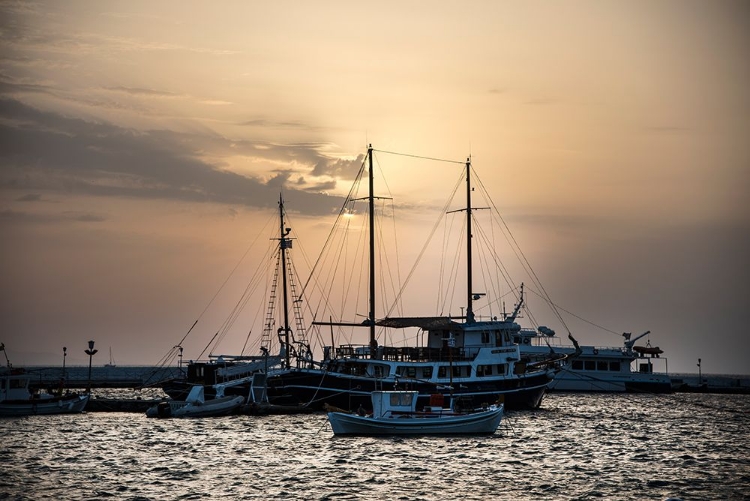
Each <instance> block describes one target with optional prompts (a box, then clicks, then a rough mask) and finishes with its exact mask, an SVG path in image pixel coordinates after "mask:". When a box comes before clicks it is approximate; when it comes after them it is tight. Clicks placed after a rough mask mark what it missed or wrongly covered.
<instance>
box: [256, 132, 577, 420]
mask: <svg viewBox="0 0 750 501" xmlns="http://www.w3.org/2000/svg"><path fill="white" fill-rule="evenodd" d="M372 156H373V148H372V145H370V146H369V148H368V150H367V156H366V158H367V162H365V161H363V163H362V166H361V168H360V173H359V175H358V176H357V179H358V180H361V179H362V178H363V177H364V174H363V173H364V170H365V166H366V165H365V164H366V163H367V171H368V178H369V179H368V181H369V183H368V184H369V189H368V196H367V202H368V215H369V295H368V299H369V306H368V315H367V318H366V319H365V320H364V321H363V322H332V321H331V322H320V321H317V322H313V325H318V326H330V327H331V329H333V327H334V326H345V327H347V326H350V327H364V328H367V329H369V344H367V345H354V344H343V345H339V346H338V347H336V346H334V345H333V343H332V344H331V345H330V346H325V347H323V358H322V360H320V361H312V360H309V359H298V361H297V366H296V367H292V366H287V367H286V368H283V369H281V370H278V371H275V372H273V373H271V374H269V377H268V394H269V398H270V399H271V402H274V401H276V402H282V401H283V402H292V403H302V404H305V405H308V406H313V407H315V408H322V407H323V406H324V405H326V404H328V405H332V406H334V407H338V408H342V409H355V408H357V407H358V406H360V405H369V402H370V399H371V395H372V393H373V392H375V391H394V390H396V389H397V387H399V386H400V387H404V385H406V386H408V389H410V390H412V391H416V392H417V395H418V396H417V400H418V401H419V405H426V404H427V403H428V401H429V399H430V397H431V395H433V394H435V393H436V392H439V393H441V394H443V395H448V394H450V395H452V396H453V398H454V399H455V402H456V403H459V402H460V405H461V406H463V407H465V408H478V407H482V406H486V405H490V404H492V403H495V402H498V401H501V402H503V403H504V406H505V408H507V409H518V408H536V407H538V406H539V405H540V403H541V401H542V398H543V396H544V394H545V392H546V390H547V385H548V384H549V383H550V382H551V381H552V380H553V378H554V376H555V374H556V373H557V372H558V371H559V370H560V365H559V364H560V363H561V362H562V361H563V360H565V359H567V358H569V357H571V356H573V355H571V354H564V353H553V354H548V355H547V356H544V357H539V358H538V359H536V360H533V361H532V360H530V359H528V358H524V357H523V356H522V354H521V352H520V348H519V346H518V345H517V344H516V343H514V342H513V336H514V334H515V333H517V332H519V331H520V330H521V327H520V325H519V324H518V323H516V319H517V318H518V316H519V312H520V310H521V307H522V305H523V294H522V293H521V296H520V298H519V299H518V302H517V303H516V304H515V307H514V309H513V311H512V312H511V313H509V314H505V313H504V314H503V315H502V317H501V318H498V317H497V316H494V317H490V318H480V317H478V316H477V315H476V314H475V311H474V307H473V304H474V301H476V300H478V299H479V298H480V297H483V296H484V295H485V294H484V293H477V292H475V291H474V289H473V286H472V236H473V235H472V212H473V211H474V210H475V208H473V207H472V203H471V194H472V185H471V176H472V168H471V161H470V159H467V161H466V163H465V164H464V165H465V177H466V206H465V208H463V209H459V210H458V211H452V212H459V211H462V212H465V214H466V223H465V224H466V231H465V235H466V252H467V258H466V262H467V269H466V279H467V285H466V291H467V295H466V306H465V314H462V315H460V316H450V315H447V316H431V317H395V316H385V317H383V318H380V319H378V318H376V316H375V312H376V299H375V288H376V284H375V276H376V273H375V261H376V257H375V256H376V249H375V223H374V200H375V198H376V197H375V195H374V193H373V185H374V180H373V160H372ZM352 193H353V191H351V192H350V196H349V197H348V199H347V202H348V201H351V200H358V199H357V198H354V196H353V195H352ZM351 212H352V211H351V210H350V209H348V208H346V202H345V207H344V208H342V211H341V212H340V218H339V219H341V218H342V217H343V216H342V214H343V215H344V216H346V215H347V214H348V213H351ZM377 328H383V329H387V328H389V329H417V330H418V334H417V335H416V336H414V337H413V338H412V339H416V340H421V341H418V342H417V343H415V344H414V345H411V346H388V345H384V344H383V345H381V344H379V342H378V340H377V337H376V329H377ZM571 340H572V342H573V343H575V340H574V339H572V336H571ZM415 405H417V403H416V402H415Z"/></svg>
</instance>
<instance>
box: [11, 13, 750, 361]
mask: <svg viewBox="0 0 750 501" xmlns="http://www.w3.org/2000/svg"><path fill="white" fill-rule="evenodd" d="M0 11H2V12H0V13H1V14H2V16H1V17H0V19H2V21H0V23H2V26H1V28H2V30H1V31H0V41H2V42H3V47H4V50H3V58H2V59H1V60H0V94H1V96H0V97H1V98H2V101H0V127H2V135H1V136H0V137H1V138H2V139H1V140H0V145H1V147H0V153H1V154H2V162H3V166H4V169H2V172H0V189H1V190H2V191H0V197H1V198H0V202H1V203H2V205H1V206H0V216H1V217H0V224H2V228H3V237H4V238H3V241H4V243H3V246H2V252H3V263H5V266H4V267H3V270H4V272H5V271H8V268H9V267H14V265H13V263H22V266H20V267H14V269H15V270H17V269H23V270H27V271H28V270H32V271H33V272H31V271H29V273H30V274H28V275H24V274H18V273H16V272H15V271H14V270H9V271H8V274H7V275H8V276H12V277H14V278H13V280H10V281H7V282H6V283H5V285H6V286H5V287H4V288H3V297H4V298H5V297H9V298H11V299H10V300H9V302H4V304H5V307H4V309H3V310H2V312H0V313H2V315H0V316H2V318H3V324H2V327H3V330H4V331H5V332H13V333H14V336H15V337H17V339H16V340H15V341H16V342H17V343H21V342H22V339H21V338H23V339H29V340H34V342H35V344H37V345H38V344H39V342H38V340H39V339H42V338H45V336H47V335H48V334H47V333H51V332H58V333H60V336H59V338H60V339H62V338H63V337H64V336H63V333H64V334H65V335H66V336H71V337H72V336H78V335H80V336H81V339H82V340H83V342H84V343H85V341H87V340H88V338H89V337H90V336H91V335H92V334H93V333H97V335H101V336H102V339H97V342H103V343H106V344H112V345H113V346H114V347H116V348H117V352H118V354H119V353H122V357H123V361H126V360H128V357H130V360H132V361H133V362H136V361H142V359H143V354H142V353H140V350H139V349H138V348H137V347H138V346H142V345H144V344H148V341H149V340H152V339H157V338H159V336H167V335H166V334H164V333H167V332H168V333H172V332H174V331H180V334H181V333H182V332H181V331H182V329H181V328H176V327H175V325H177V324H179V325H182V324H184V323H191V319H192V313H190V312H191V311H195V310H196V309H198V308H199V307H200V306H199V305H201V303H202V301H203V299H204V298H205V297H206V295H207V294H209V292H208V291H210V292H213V290H214V288H215V283H214V282H213V281H212V279H211V276H212V272H213V270H215V269H225V268H224V267H225V266H227V263H229V262H232V261H233V260H232V259H230V257H229V256H231V254H232V252H231V251H230V249H232V248H235V246H237V247H239V248H241V247H242V243H241V242H238V241H237V235H238V234H242V235H249V234H252V233H253V232H254V230H257V226H259V225H260V226H262V223H261V222H260V221H261V219H262V217H261V216H262V215H266V212H265V211H271V212H273V209H274V207H275V203H276V200H277V199H278V193H279V191H281V190H283V191H284V193H285V197H288V210H290V211H296V212H295V213H298V214H300V226H302V227H303V228H301V229H303V230H307V231H308V232H309V233H308V234H307V235H306V236H307V238H306V239H305V240H306V241H308V240H309V241H311V242H313V244H311V245H310V246H309V249H310V254H311V255H315V254H316V253H317V250H318V249H319V246H320V245H322V241H323V240H324V238H325V235H327V232H328V231H329V229H330V225H331V224H332V221H333V219H334V218H335V216H336V214H337V213H338V211H339V210H340V208H341V203H342V197H343V196H344V195H345V194H346V193H347V191H348V189H349V187H350V183H351V180H352V179H353V178H354V176H355V175H356V173H357V172H358V170H359V168H360V167H361V166H362V164H363V162H364V160H365V156H364V155H365V153H366V149H367V145H368V144H370V143H372V144H373V146H374V147H375V148H376V150H380V151H376V152H375V162H376V170H375V174H376V176H377V177H376V191H377V195H378V196H381V197H389V198H392V199H393V200H392V201H391V202H389V203H387V204H380V205H379V210H383V211H391V210H395V212H396V217H397V219H398V222H399V224H403V225H404V229H399V230H398V231H399V237H402V238H400V239H399V249H400V252H402V255H409V254H410V253H411V254H414V253H415V252H416V251H415V250H414V249H419V248H421V245H422V244H423V242H424V239H425V237H426V233H428V232H429V230H430V229H431V228H432V225H433V224H434V221H435V218H436V213H437V212H439V211H440V210H441V207H443V205H444V203H445V199H446V197H447V194H448V192H450V190H451V188H452V187H453V186H454V184H455V183H456V182H457V179H458V178H459V177H460V175H461V174H460V170H461V165H456V166H455V167H456V168H455V169H454V166H453V165H451V164H442V163H440V164H433V163H429V162H424V161H421V160H418V159H413V158H404V157H395V156H392V155H388V154H386V153H384V151H395V152H400V153H408V154H414V155H426V156H430V157H437V158H444V159H451V160H456V161H458V162H459V163H461V162H462V161H463V159H464V158H465V157H466V156H468V155H471V156H472V159H473V164H474V166H475V167H476V169H477V172H478V173H479V175H480V177H481V178H482V179H483V181H484V182H485V183H486V186H487V188H488V190H489V191H490V193H491V194H492V195H493V200H494V202H495V203H496V204H497V206H498V208H499V209H500V211H501V213H502V214H503V215H504V216H505V217H506V218H507V220H508V222H509V224H510V225H511V226H512V227H513V229H514V230H515V231H516V232H517V236H518V238H519V240H520V241H521V243H522V246H523V247H524V249H525V250H526V252H528V255H529V258H530V259H531V260H532V262H533V263H534V265H535V267H536V269H537V270H539V272H540V274H541V275H542V277H543V278H542V280H543V282H549V287H550V289H551V290H552V291H554V292H553V294H552V295H553V297H555V298H561V303H563V304H564V305H566V306H568V307H570V308H571V309H572V310H573V311H576V312H578V313H581V314H583V316H587V317H590V318H592V319H596V320H599V321H600V322H601V323H603V324H607V325H614V324H617V327H616V328H617V330H632V331H639V330H643V331H645V330H648V329H650V330H652V331H653V332H654V333H656V332H659V331H660V332H661V333H663V334H664V335H665V336H670V337H671V336H674V337H673V338H670V340H673V341H672V344H673V346H679V347H680V350H683V348H684V353H685V355H684V360H683V361H682V362H678V363H671V364H670V367H671V368H676V369H678V370H679V368H680V365H679V363H681V364H682V365H681V367H684V368H688V369H692V367H693V366H694V363H693V362H692V360H691V358H695V356H696V353H704V352H703V351H702V350H703V349H704V348H703V347H702V343H701V336H702V335H703V329H699V328H697V327H696V326H698V325H702V324H703V323H704V321H705V318H704V315H703V314H702V312H704V311H705V310H706V301H707V297H711V298H712V299H711V302H712V303H720V304H721V308H722V315H721V318H720V319H718V318H715V319H712V320H715V321H716V322H719V324H717V325H718V326H717V327H716V329H715V330H716V331H717V332H721V333H722V335H724V336H727V337H726V338H724V342H722V343H719V345H720V346H728V345H731V344H732V343H731V342H730V341H732V340H734V338H732V337H731V336H733V335H734V334H729V333H738V332H741V329H742V326H744V325H746V324H747V323H748V322H750V318H747V313H746V309H745V308H744V303H742V302H741V300H740V299H738V298H743V297H747V296H748V295H750V294H749V291H748V290H747V287H748V286H747V281H743V280H738V279H737V276H740V275H741V273H737V272H736V270H738V269H742V270H744V269H746V268H747V265H746V258H745V257H744V256H746V255H747V254H750V249H748V242H747V238H746V237H744V236H745V235H747V234H748V233H750V232H749V231H748V225H750V211H748V210H747V202H746V198H747V193H746V192H747V186H748V185H750V180H749V179H748V169H747V166H748V165H750V151H749V148H748V143H747V137H748V129H749V126H748V122H749V120H750V119H749V118H748V117H750V98H749V97H748V91H747V88H746V87H747V86H746V82H747V81H749V80H750V62H748V61H750V58H748V57H747V49H746V47H748V46H750V40H749V39H748V38H749V36H750V35H748V30H747V29H746V26H745V25H744V24H743V21H744V20H746V19H747V18H748V7H747V5H746V4H744V3H732V2H691V1H688V2H687V3H686V2H684V1H679V2H673V1H669V0H667V1H664V2H660V3H658V4H645V3H643V4H641V3H633V2H624V1H623V2H619V1H612V2H592V3H587V4H580V5H577V4H565V3H561V4H552V5H551V4H549V3H546V2H534V1H531V2H524V3H507V2H491V1H487V2H484V1H479V2H472V3H470V4H460V5H459V4H454V3H444V2H437V3H434V4H431V5H430V8H425V7H424V6H422V5H419V4H402V3H395V2H394V3H388V2H386V3H385V4H383V5H380V6H379V8H377V9H373V8H372V7H371V6H366V5H364V4H362V5H359V4H356V3H351V2H323V3H315V4H309V5H308V4H299V3H291V2H290V3H288V4H287V3H285V2H282V3H228V4H224V5H223V6H222V8H219V9H216V8H210V7H208V6H202V5H200V4H184V5H181V6H180V8H179V9H175V8H174V6H173V5H171V4H161V3H156V4H153V3H138V2H126V3H116V4H106V5H98V4H86V3H83V4H76V3H73V4H70V3H59V4H50V3H39V4H35V3H32V2H24V3H5V4H2V6H1V7H0ZM259 211H260V212H259ZM360 215H364V212H360V213H358V214H357V217H352V215H345V216H344V217H345V219H348V220H350V226H351V227H355V226H356V227H358V228H359V229H360V230H361V229H362V228H363V226H362V225H361V224H360V221H361V220H364V219H366V218H359V217H358V216H360ZM53 222H54V225H53V224H52V223H53ZM240 222H244V223H246V226H242V227H241V228H239V225H240ZM6 236H7V238H6ZM74 237H75V238H74ZM11 238H12V239H13V240H11ZM708 242H710V245H709V243H708ZM315 245H318V247H315ZM57 248H60V249H63V251H60V252H59V253H56V252H55V250H54V249H57ZM66 249H67V250H66ZM238 251H239V249H238ZM745 251H747V252H745ZM179 252H183V254H185V256H184V259H182V258H179V257H177V258H173V260H172V261H164V260H163V259H162V258H161V257H160V256H161V255H162V254H175V255H178V254H179ZM110 254H111V255H112V260H113V263H117V264H118V265H119V267H120V268H121V270H127V273H124V272H123V274H122V276H121V275H120V274H119V273H117V272H116V271H117V270H114V271H113V270H107V266H106V262H107V260H106V257H103V256H107V255H110ZM414 257H415V256H413V255H409V257H405V258H404V260H403V261H404V266H406V263H410V262H411V261H410V259H409V258H412V259H413V258H414ZM9 263H10V264H9ZM86 263H92V268H91V269H87V268H86ZM701 263H710V265H709V267H708V268H706V267H705V266H706V265H705V264H701ZM717 263H720V264H717ZM113 266H114V264H113ZM139 267H140V269H142V270H143V276H141V275H139V271H138V270H139ZM70 270H75V271H78V272H80V273H83V274H88V275H87V276H93V275H91V274H92V273H93V272H94V271H95V272H97V273H98V274H100V275H101V276H102V277H104V278H106V279H108V280H110V281H111V283H112V284H115V285H112V287H115V286H117V287H118V290H117V293H116V294H114V293H113V294H114V296H116V298H114V299H113V302H114V303H113V304H114V305H112V304H109V305H108V304H105V298H106V296H107V294H106V284H104V285H99V284H96V283H94V282H93V281H86V282H85V284H83V285H81V286H80V287H77V288H74V290H75V292H76V293H79V296H78V297H79V299H78V300H77V301H74V300H73V297H74V296H70V297H69V298H68V299H66V302H65V305H66V308H65V309H63V308H58V307H56V306H55V305H54V304H52V303H53V302H54V296H49V297H47V296H46V295H45V294H42V296H43V299H44V300H45V301H44V304H45V306H44V307H40V306H39V305H37V304H35V303H36V302H37V301H36V300H37V299H38V298H37V296H35V294H34V292H33V291H34V290H37V289H39V290H45V291H65V290H66V287H70V285H69V284H70V283H72V282H71V281H72V280H73V277H74V276H75V273H72V272H71V271H70ZM160 270H161V271H160ZM209 270H210V271H209ZM709 270H710V271H709ZM733 270H734V273H732V271H733ZM149 273H150V274H151V275H149ZM427 274H429V272H428V273H427ZM126 275H127V276H126ZM219 275H221V273H219ZM25 276H28V277H31V278H30V279H29V280H30V281H29V282H28V283H26V284H18V283H17V281H22V280H24V277H25ZM129 277H132V280H130V279H129ZM139 277H140V278H139ZM151 277H160V278H161V281H160V282H158V283H155V282H152V278H151ZM191 277H193V278H195V281H192V278H191ZM697 277H700V280H698V278H697ZM104 278H103V279H104ZM138 282H141V283H145V284H148V286H147V287H140V288H139V287H136V285H137V283H138ZM169 283H175V284H176V285H175V286H176V287H178V288H179V290H177V291H172V290H170V288H169V285H168V284H169ZM99 287H101V288H99ZM150 290H153V291H154V293H153V295H152V294H151V293H150V292H149V291H150ZM18 291H20V292H18ZM418 294H419V293H417V295H418ZM425 295H426V294H425ZM164 298H167V299H164ZM94 303H95V304H96V305H97V310H98V312H100V313H101V312H109V313H110V314H111V315H110V316H107V315H101V314H99V313H97V314H94V315H90V314H89V313H90V307H88V306H87V304H94ZM657 303H663V304H668V305H669V310H668V311H667V312H657V311H655V310H656V309H657V308H656V307H655V306H654V305H655V304H657ZM10 305H12V307H11V306H10ZM155 305H161V306H162V307H161V308H159V307H158V306H155ZM181 305H183V306H181ZM624 305H627V307H625V306H624ZM167 310H170V311H169V313H167V314H166V315H169V317H168V318H169V320H167V319H165V316H164V315H162V316H159V317H158V318H157V315H158V314H159V312H160V311H161V312H166V311H167ZM582 310H584V311H582ZM39 311H43V312H44V314H42V315H38V312H39ZM134 311H140V312H142V314H141V315H135V314H134V313H133V312H134ZM116 313H117V314H121V316H118V315H116ZM105 317H106V318H105ZM136 317H137V318H138V322H137V323H135V324H134V323H129V319H134V318H136ZM115 320H117V322H115ZM183 320H184V322H183ZM116 323H117V325H115V324H116ZM168 324H169V325H168ZM633 324H636V325H633ZM639 326H640V327H639ZM209 330H210V329H209ZM16 333H17V334H16ZM99 333H101V334H99ZM725 333H726V334H725ZM103 336H111V337H110V339H109V341H106V340H105V339H103ZM167 337H170V336H167ZM118 338H119V339H132V340H133V342H132V343H131V344H132V346H133V347H134V348H132V351H131V353H130V354H129V355H128V354H126V353H125V349H124V348H119V347H117V345H116V341H117V339H118ZM45 339H46V338H45ZM56 339H57V338H55V341H54V342H57V341H56ZM136 341H137V342H136ZM174 341H175V339H174V338H173V337H170V339H165V340H164V344H165V346H167V345H168V346H169V347H171V346H172V345H173V344H174ZM71 342H72V341H68V343H69V344H70V343H71ZM661 344H664V345H666V346H668V345H669V343H661ZM6 345H8V342H7V340H6ZM27 349H29V350H30V349H31V348H30V347H27ZM717 350H720V348H717ZM669 351H673V350H668V352H669ZM670 355H671V353H670ZM729 356H731V355H726V354H724V355H720V354H719V353H718V352H717V353H716V354H715V355H714V357H713V358H714V359H722V360H723V359H727V358H728V357H729ZM119 357H120V355H118V358H119ZM704 360H706V357H704ZM118 361H119V360H118ZM733 363H734V367H738V368H736V369H732V370H733V371H737V372H741V371H743V370H744V371H745V372H750V368H748V369H747V370H745V369H741V368H740V367H742V368H744V367H747V361H746V360H745V359H739V358H737V359H735V360H734V362H733ZM721 370H723V369H721ZM717 371H719V369H718V368H717Z"/></svg>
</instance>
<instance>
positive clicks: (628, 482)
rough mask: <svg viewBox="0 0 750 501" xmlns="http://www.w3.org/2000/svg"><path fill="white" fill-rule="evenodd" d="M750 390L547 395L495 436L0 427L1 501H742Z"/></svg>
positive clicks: (62, 422) (229, 427)
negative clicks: (218, 500) (740, 392)
mask: <svg viewBox="0 0 750 501" xmlns="http://www.w3.org/2000/svg"><path fill="white" fill-rule="evenodd" d="M748 425H750V397H748V396H740V395H695V394H675V395H660V396H646V395H639V396H633V395H560V394H553V395H549V396H548V397H547V398H546V399H545V401H544V403H543V408H542V409H540V410H537V411H529V412H513V413H508V414H507V416H506V419H505V420H504V422H503V424H502V425H501V429H500V430H499V431H498V433H497V434H495V435H493V436H491V437H460V438H436V437H422V438H420V437H416V438H361V437H360V438H349V437H346V438H344V437H333V434H332V433H331V430H330V427H329V426H328V424H327V420H326V417H325V414H322V413H321V414H312V415H299V416H266V417H254V416H229V417H225V418H212V419H196V420H176V419H173V420H159V419H147V418H146V417H145V416H144V415H141V414H122V413H86V414H82V415H77V416H71V415H64V416H33V417H27V418H21V419H0V432H1V433H2V437H3V446H2V448H0V464H2V469H3V473H2V475H0V498H2V499H34V500H36V499H72V500H75V499H97V498H99V499H103V498H114V499H198V498H204V497H212V498H223V499H410V500H411V499H455V498H463V499H488V498H490V497H492V498H499V499H555V500H557V499H591V498H597V499H628V500H630V499H666V498H668V497H677V498H681V499H684V500H695V499H706V500H714V499H750V443H749V437H748Z"/></svg>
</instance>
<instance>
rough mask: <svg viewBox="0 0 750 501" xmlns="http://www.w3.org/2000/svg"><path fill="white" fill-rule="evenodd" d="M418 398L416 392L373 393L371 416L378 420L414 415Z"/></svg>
mask: <svg viewBox="0 0 750 501" xmlns="http://www.w3.org/2000/svg"><path fill="white" fill-rule="evenodd" d="M418 396H419V392H417V391H373V392H372V415H373V416H374V417H376V418H378V417H395V415H398V414H408V413H414V412H416V410H417V397H418Z"/></svg>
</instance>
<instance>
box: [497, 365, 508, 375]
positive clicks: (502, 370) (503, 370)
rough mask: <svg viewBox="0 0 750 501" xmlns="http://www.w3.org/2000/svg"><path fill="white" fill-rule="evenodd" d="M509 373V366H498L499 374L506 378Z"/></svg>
mask: <svg viewBox="0 0 750 501" xmlns="http://www.w3.org/2000/svg"><path fill="white" fill-rule="evenodd" d="M507 373H508V364H497V374H498V375H499V376H505V375H506V374H507Z"/></svg>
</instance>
